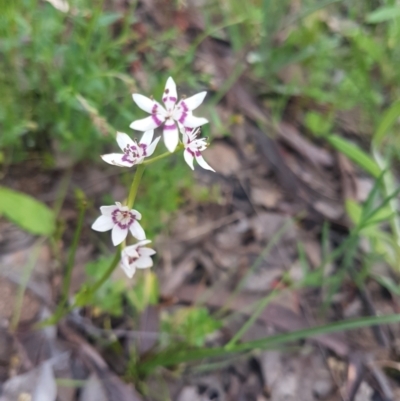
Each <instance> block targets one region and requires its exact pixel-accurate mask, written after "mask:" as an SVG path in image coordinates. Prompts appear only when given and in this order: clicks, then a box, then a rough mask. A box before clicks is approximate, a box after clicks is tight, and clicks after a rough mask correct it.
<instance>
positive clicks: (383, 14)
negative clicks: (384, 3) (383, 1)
mask: <svg viewBox="0 0 400 401" xmlns="http://www.w3.org/2000/svg"><path fill="white" fill-rule="evenodd" d="M398 17H400V7H396V6H395V7H380V8H378V9H377V10H375V11H373V12H372V13H369V14H368V15H367V18H366V21H367V22H368V23H370V24H378V23H379V22H385V21H389V20H392V19H395V18H398Z"/></svg>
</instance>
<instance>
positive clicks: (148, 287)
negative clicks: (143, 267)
mask: <svg viewBox="0 0 400 401" xmlns="http://www.w3.org/2000/svg"><path fill="white" fill-rule="evenodd" d="M142 273H143V274H140V272H138V274H137V280H136V283H135V286H134V287H133V289H132V290H130V291H128V292H127V293H126V297H127V299H128V302H129V303H130V304H131V305H132V306H133V307H134V308H135V309H136V310H138V311H139V312H142V311H144V310H145V309H146V307H147V306H148V305H157V303H158V298H159V288H158V279H157V276H156V274H155V273H153V272H152V271H150V270H149V271H146V272H142Z"/></svg>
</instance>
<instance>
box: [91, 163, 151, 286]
mask: <svg viewBox="0 0 400 401" xmlns="http://www.w3.org/2000/svg"><path fill="white" fill-rule="evenodd" d="M145 168H146V166H144V165H143V164H139V165H138V167H137V169H136V172H135V176H134V177H133V181H132V185H131V188H130V190H129V195H128V202H127V203H128V204H127V206H128V207H129V209H132V208H133V205H134V203H135V199H136V195H137V191H138V189H139V184H140V180H141V179H142V176H143V172H144V169H145ZM121 248H122V246H121V247H118V248H117V251H116V252H115V256H114V259H113V260H112V262H111V264H110V267H109V268H108V269H107V270H106V271H105V273H104V274H103V276H102V277H100V279H99V280H97V281H96V282H95V283H94V284H93V285H92V286H91V287H89V288H88V289H87V291H88V293H90V294H94V293H95V292H96V291H97V290H98V289H99V288H100V287H101V286H102V285H103V284H104V283H105V282H106V281H107V280H108V279H109V278H110V276H111V274H112V273H113V271H114V270H115V268H116V267H117V266H118V263H119V261H120V258H121Z"/></svg>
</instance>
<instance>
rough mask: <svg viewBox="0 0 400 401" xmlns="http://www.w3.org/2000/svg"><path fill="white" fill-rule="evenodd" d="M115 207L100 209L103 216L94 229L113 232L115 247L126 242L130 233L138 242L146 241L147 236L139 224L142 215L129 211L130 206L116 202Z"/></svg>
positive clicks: (132, 210) (93, 225)
mask: <svg viewBox="0 0 400 401" xmlns="http://www.w3.org/2000/svg"><path fill="white" fill-rule="evenodd" d="M115 205H116V206H114V205H112V206H101V207H100V210H101V216H100V217H98V218H97V219H96V221H95V222H94V223H93V224H92V229H93V230H95V231H101V232H104V231H108V230H112V232H111V238H112V242H113V244H114V246H117V245H119V244H120V243H121V242H122V241H124V239H125V238H126V236H127V235H128V231H130V232H131V234H132V235H133V236H134V237H135V238H136V239H138V240H144V239H146V234H145V232H144V230H143V228H142V226H141V225H140V224H139V222H138V220H140V219H141V218H142V215H141V214H140V213H139V212H138V211H137V210H134V209H131V210H129V208H128V206H122V205H121V203H119V202H115Z"/></svg>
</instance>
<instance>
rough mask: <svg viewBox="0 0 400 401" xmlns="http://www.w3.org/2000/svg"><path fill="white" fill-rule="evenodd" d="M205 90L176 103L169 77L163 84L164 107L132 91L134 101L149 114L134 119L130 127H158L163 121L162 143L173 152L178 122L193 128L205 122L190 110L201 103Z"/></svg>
mask: <svg viewBox="0 0 400 401" xmlns="http://www.w3.org/2000/svg"><path fill="white" fill-rule="evenodd" d="M206 94H207V92H200V93H197V94H196V95H193V96H191V97H189V98H187V99H181V100H180V101H179V102H178V103H177V100H178V95H177V92H176V85H175V82H174V80H173V79H172V78H171V77H169V78H168V80H167V83H166V85H165V90H164V94H163V98H162V100H163V102H164V105H165V108H164V107H163V106H161V104H160V103H158V102H156V101H155V100H153V99H149V98H148V97H146V96H143V95H140V94H138V93H134V94H133V95H132V97H133V100H134V102H135V103H136V104H137V105H138V106H139V107H140V108H141V109H142V110H144V111H146V112H147V113H150V114H151V116H149V117H146V118H143V119H141V120H136V121H134V122H133V123H132V124H131V125H130V127H131V128H132V129H135V130H138V131H146V130H150V129H154V128H156V127H159V126H160V125H162V124H163V123H165V125H164V131H163V137H164V143H165V146H166V147H167V149H168V150H169V151H170V152H173V151H174V150H175V148H176V146H177V145H178V142H179V131H178V123H179V124H182V125H183V126H185V127H190V128H195V127H200V126H201V125H204V124H207V123H208V120H206V119H205V118H202V117H195V116H193V113H192V110H194V109H195V108H197V107H199V106H200V105H201V103H203V100H204V98H205V97H206Z"/></svg>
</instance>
